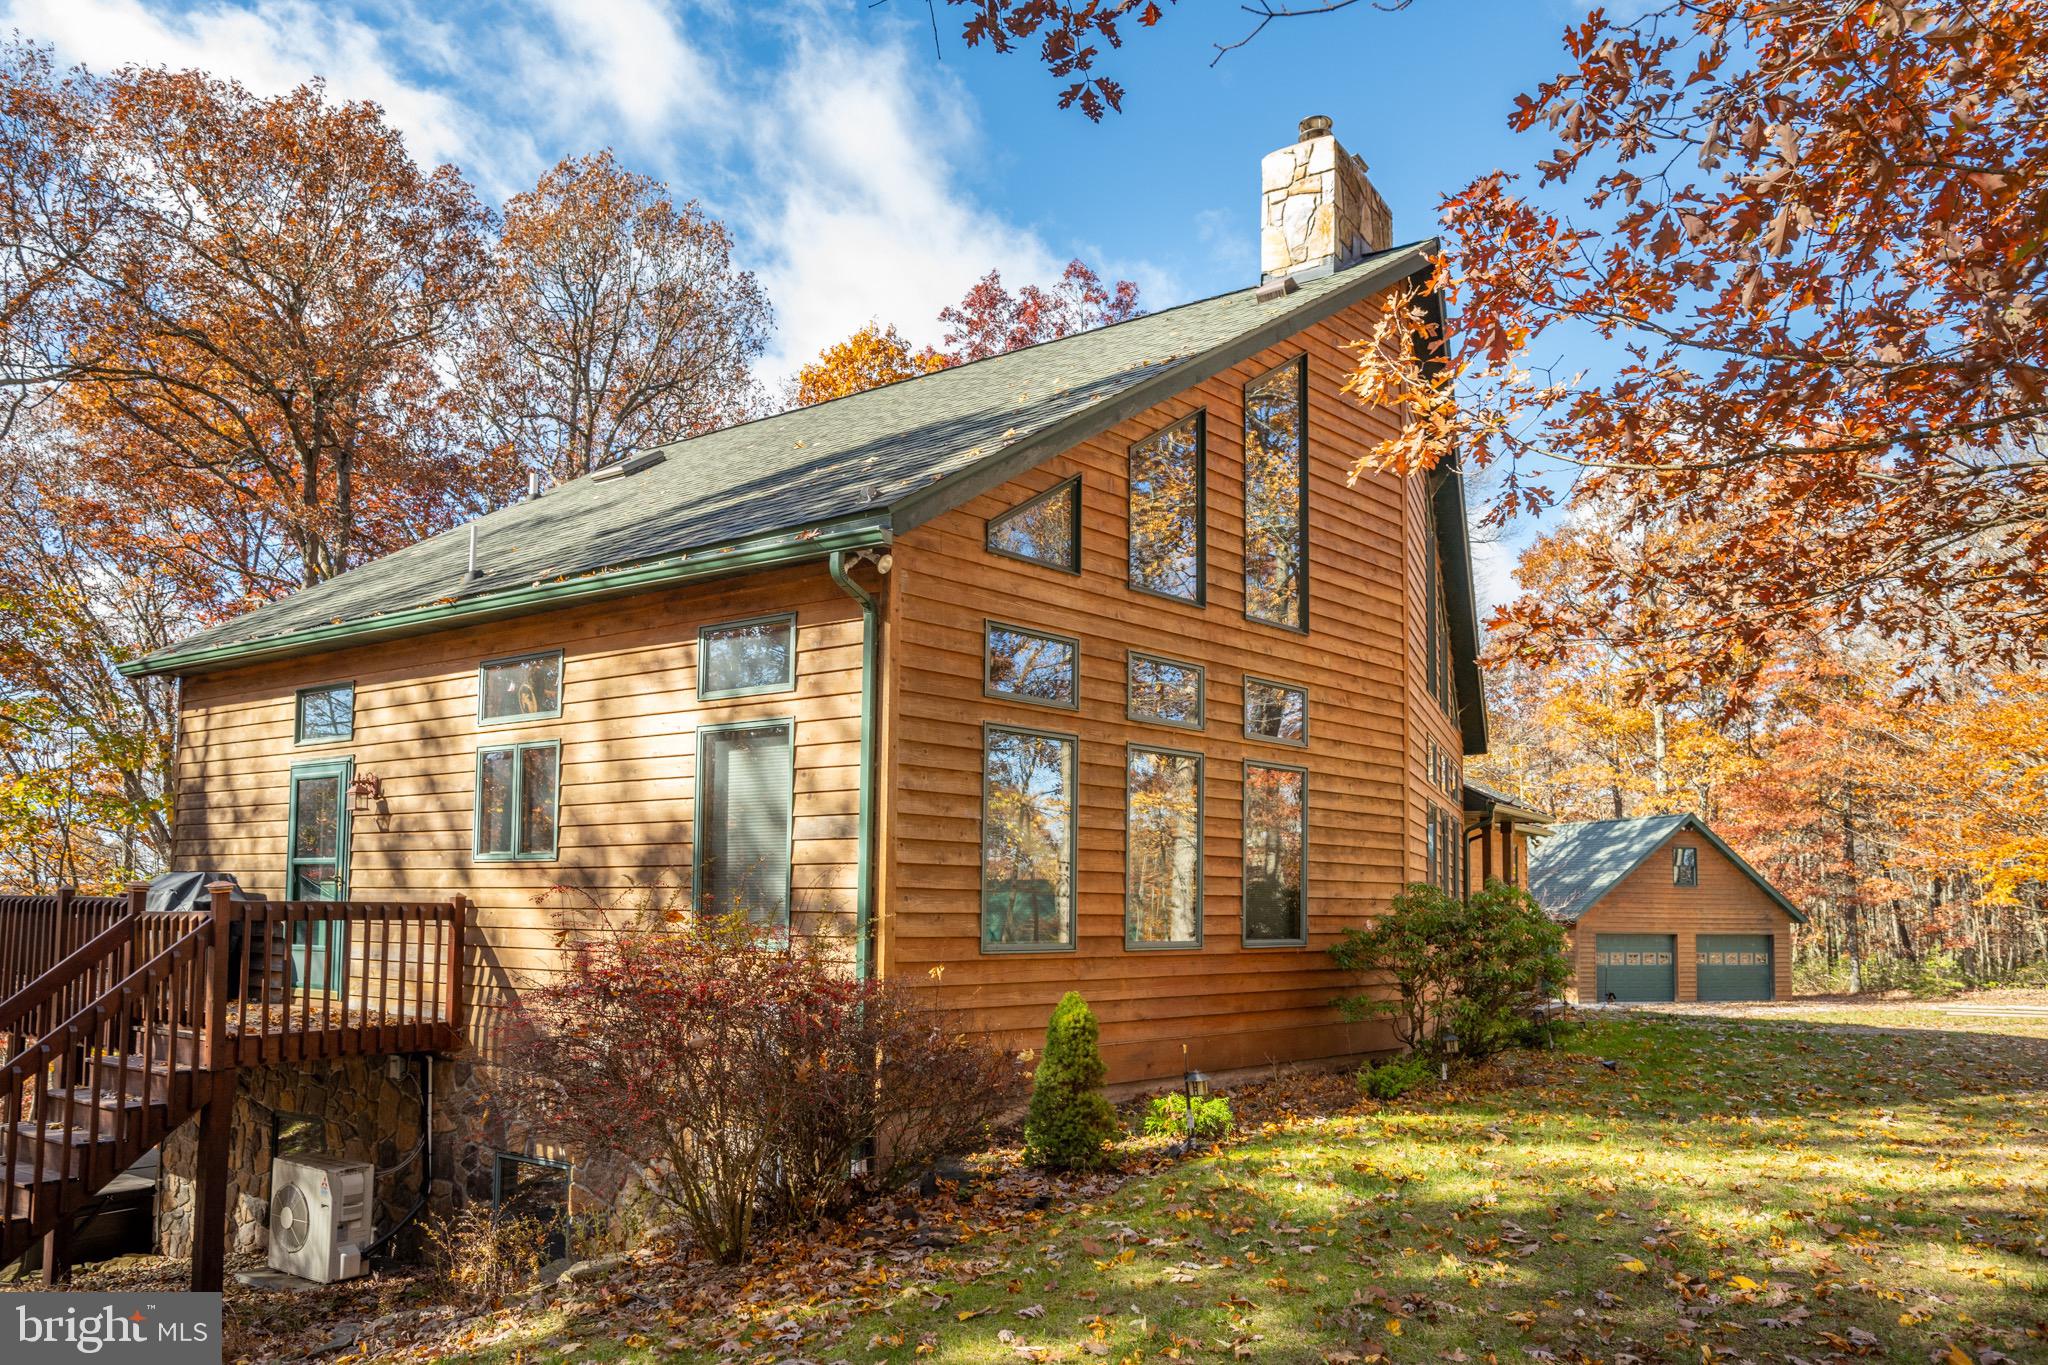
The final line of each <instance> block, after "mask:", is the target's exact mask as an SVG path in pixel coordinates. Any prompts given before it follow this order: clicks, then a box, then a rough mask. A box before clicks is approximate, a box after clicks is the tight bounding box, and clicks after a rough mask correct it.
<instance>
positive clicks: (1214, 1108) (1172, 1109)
mask: <svg viewBox="0 0 2048 1365" xmlns="http://www.w3.org/2000/svg"><path fill="white" fill-rule="evenodd" d="M1231 1122H1232V1118H1231V1113H1230V1101H1229V1100H1228V1099H1226V1098H1224V1097H1223V1096H1221V1095H1206V1096H1203V1097H1201V1098H1199V1099H1197V1100H1196V1101H1195V1136H1196V1137H1198V1138H1220V1137H1222V1136H1223V1135H1224V1134H1225V1133H1227V1132H1229V1131H1230V1125H1231ZM1144 1129H1145V1132H1147V1133H1149V1134H1151V1135H1152V1136H1153V1137H1171V1138H1177V1137H1186V1136H1187V1132H1188V1097H1187V1096H1186V1095H1181V1094H1172V1095H1161V1096H1159V1097H1158V1098H1157V1099H1155V1100H1153V1101H1152V1104H1151V1107H1150V1108H1148V1109H1146V1111H1145V1123H1144Z"/></svg>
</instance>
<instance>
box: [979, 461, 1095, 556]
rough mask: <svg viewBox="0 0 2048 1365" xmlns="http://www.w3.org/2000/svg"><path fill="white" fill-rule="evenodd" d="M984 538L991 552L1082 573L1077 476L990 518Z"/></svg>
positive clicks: (1079, 496) (1079, 486) (1079, 488)
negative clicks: (986, 536) (986, 537)
mask: <svg viewBox="0 0 2048 1365" xmlns="http://www.w3.org/2000/svg"><path fill="white" fill-rule="evenodd" d="M987 535H988V548H989V550H990V551H991V552H992V553H995V554H999V555H1008V556H1009V557H1010V558H1012V559H1022V560H1026V561H1028V562H1029V563H1032V564H1043V565H1045V566H1046V567H1047V568H1049V569H1064V570H1066V571H1067V572H1068V573H1079V572H1081V479H1080V476H1079V475H1076V476H1075V477H1073V478H1071V479H1068V480H1067V481H1066V482H1065V483H1060V484H1054V485H1053V486H1052V487H1051V488H1048V489H1046V490H1045V492H1043V493H1040V494H1039V495H1038V496H1037V497H1035V498H1033V499H1031V500H1030V501H1029V502H1020V503H1018V504H1017V505H1016V506H1015V507H1012V508H1011V509H1010V510H1009V511H1007V512H1001V513H998V514H997V515H995V516H993V517H990V518H989V519H988V532H987Z"/></svg>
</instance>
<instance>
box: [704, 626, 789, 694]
mask: <svg viewBox="0 0 2048 1365" xmlns="http://www.w3.org/2000/svg"><path fill="white" fill-rule="evenodd" d="M795 686H796V618H795V617H793V616H776V617H771V618H768V619H766V620H760V621H738V622H734V623H733V624H731V625H725V626H706V627H704V629H702V630H701V631H699V632H697V696H698V697H699V698H700V699H705V698H711V697H739V696H745V695H748V694H749V693H755V692H786V691H788V690H789V689H790V688H792V687H795Z"/></svg>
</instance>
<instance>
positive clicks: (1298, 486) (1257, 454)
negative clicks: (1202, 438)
mask: <svg viewBox="0 0 2048 1365" xmlns="http://www.w3.org/2000/svg"><path fill="white" fill-rule="evenodd" d="M1304 363H1305V362H1303V361H1299V360H1297V361H1295V362H1294V363H1293V364H1292V365H1287V366H1283V367H1282V368H1280V369H1278V370H1275V371H1274V372H1273V373H1271V374H1269V375H1267V376H1265V377H1264V378H1263V379H1255V380H1253V381H1252V382H1251V383H1249V384H1247V385H1245V390H1244V614H1245V615H1246V616H1249V617H1251V618H1252V619H1253V620H1254V621H1266V622H1269V623H1271V624H1273V625H1276V626H1288V627H1291V628H1292V629H1295V630H1306V629H1308V593H1307V574H1308V551H1307V545H1306V540H1307V529H1308V528H1307V498H1308V490H1307V487H1306V484H1307V479H1308V468H1307V446H1306V444H1305V442H1304V440H1303V430H1302V366H1303V364H1304Z"/></svg>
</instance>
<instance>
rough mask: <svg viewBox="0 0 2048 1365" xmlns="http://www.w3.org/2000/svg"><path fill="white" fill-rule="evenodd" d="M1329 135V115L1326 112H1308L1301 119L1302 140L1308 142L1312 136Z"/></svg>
mask: <svg viewBox="0 0 2048 1365" xmlns="http://www.w3.org/2000/svg"><path fill="white" fill-rule="evenodd" d="M1329 135H1330V116H1329V115H1328V114H1310V115H1309V116H1308V117H1307V118H1305V119H1303V120H1302V121H1301V140H1302V141H1303V142H1308V141H1310V140H1311V139H1314V138H1319V137H1328V136H1329Z"/></svg>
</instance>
